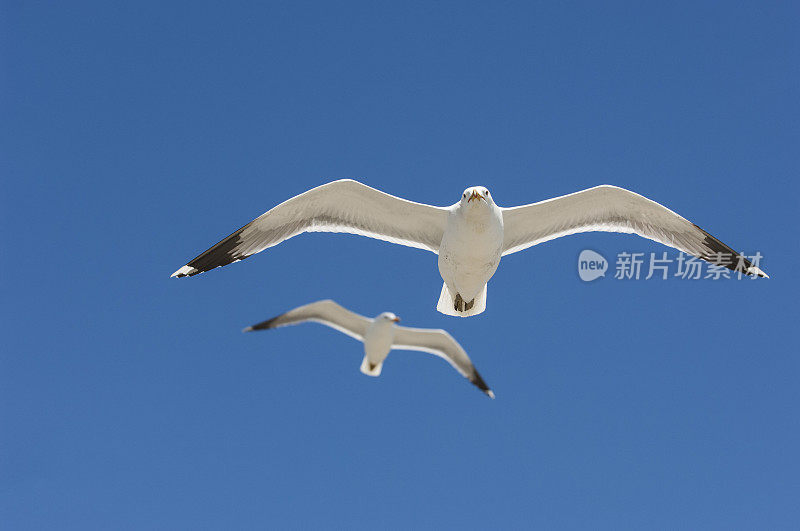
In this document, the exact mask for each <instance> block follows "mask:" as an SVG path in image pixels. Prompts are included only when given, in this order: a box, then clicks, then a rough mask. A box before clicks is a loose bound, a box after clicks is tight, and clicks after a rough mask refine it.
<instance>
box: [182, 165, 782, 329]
mask: <svg viewBox="0 0 800 531" xmlns="http://www.w3.org/2000/svg"><path fill="white" fill-rule="evenodd" d="M593 231H602V232H623V233H629V234H638V235H639V236H643V237H645V238H648V239H651V240H654V241H657V242H659V243H662V244H664V245H668V246H670V247H674V248H675V249H678V250H679V251H683V252H685V253H688V254H691V255H694V256H696V257H698V258H701V259H703V260H706V261H708V262H711V263H713V264H715V265H720V266H724V267H727V268H728V269H731V270H734V271H739V272H741V273H744V274H747V275H751V276H754V277H767V274H766V273H764V272H763V271H762V270H761V269H759V268H758V267H756V265H754V264H752V263H751V262H750V260H748V259H747V258H745V257H744V256H743V255H741V254H739V253H736V252H735V251H734V250H733V249H731V248H730V247H728V246H727V245H725V244H724V243H722V242H721V241H719V240H718V239H717V238H715V237H714V236H712V235H711V234H709V233H707V232H706V231H704V230H703V229H701V228H700V227H698V226H697V225H695V224H694V223H692V222H691V221H688V220H687V219H686V218H683V217H681V216H679V215H678V214H676V213H675V212H673V211H671V210H669V209H668V208H666V207H664V206H662V205H660V204H658V203H656V202H655V201H652V200H650V199H647V198H646V197H643V196H641V195H639V194H637V193H634V192H631V191H629V190H626V189H624V188H619V187H616V186H611V185H602V186H596V187H594V188H589V189H587V190H583V191H580V192H575V193H573V194H568V195H564V196H561V197H556V198H554V199H548V200H546V201H541V202H538V203H532V204H529V205H523V206H517V207H511V208H503V207H500V206H498V205H497V204H496V203H495V202H494V198H493V197H492V195H491V194H490V193H489V190H487V189H486V188H485V187H483V186H473V187H470V188H467V189H466V190H464V192H463V193H462V194H461V198H460V200H459V201H458V202H457V203H455V204H454V205H451V206H449V207H437V206H432V205H426V204H422V203H415V202H413V201H408V200H406V199H401V198H399V197H394V196H392V195H389V194H387V193H384V192H381V191H380V190H376V189H375V188H371V187H369V186H367V185H365V184H362V183H360V182H358V181H354V180H351V179H343V180H338V181H333V182H330V183H327V184H323V185H322V186H318V187H316V188H312V189H311V190H308V191H307V192H304V193H302V194H300V195H298V196H295V197H293V198H291V199H289V200H287V201H284V202H283V203H281V204H279V205H278V206H276V207H274V208H273V209H271V210H269V211H267V212H266V213H264V214H262V215H261V216H259V217H257V218H256V219H254V220H253V221H251V222H250V223H248V224H247V225H245V226H244V227H242V228H241V229H239V230H237V231H236V232H234V233H233V234H231V235H230V236H228V237H227V238H225V239H223V240H222V241H220V242H219V243H217V244H216V245H214V246H213V247H211V248H210V249H208V250H207V251H205V252H204V253H202V254H201V255H199V256H198V257H196V258H195V259H194V260H192V261H191V262H189V263H188V264H186V265H185V266H183V267H181V268H180V269H178V270H177V271H175V272H174V273H173V274H172V276H173V277H187V276H192V275H197V274H198V273H202V272H204V271H208V270H210V269H214V268H216V267H220V266H224V265H227V264H230V263H233V262H238V261H239V260H243V259H245V258H247V257H248V256H251V255H254V254H256V253H258V252H260V251H263V250H264V249H267V248H269V247H272V246H274V245H277V244H279V243H281V242H282V241H284V240H286V239H288V238H291V237H292V236H296V235H298V234H300V233H302V232H347V233H350V234H359V235H362V236H369V237H371V238H376V239H379V240H384V241H388V242H392V243H398V244H401V245H406V246H409V247H416V248H418V249H425V250H427V251H431V252H433V253H436V254H438V255H439V259H438V265H439V274H440V275H441V277H442V280H444V283H443V285H442V291H441V293H440V295H439V302H438V304H437V308H436V309H437V310H438V311H440V312H441V313H444V314H446V315H455V316H460V317H469V316H472V315H477V314H479V313H482V312H483V311H484V310H485V309H486V286H487V283H488V281H489V279H490V278H492V275H494V272H495V271H496V270H497V266H498V265H499V264H500V259H501V257H503V256H506V255H508V254H512V253H516V252H518V251H522V250H523V249H527V248H528V247H532V246H534V245H538V244H540V243H543V242H546V241H548V240H552V239H555V238H560V237H561V236H567V235H569V234H576V233H580V232H593ZM767 278H768V277H767Z"/></svg>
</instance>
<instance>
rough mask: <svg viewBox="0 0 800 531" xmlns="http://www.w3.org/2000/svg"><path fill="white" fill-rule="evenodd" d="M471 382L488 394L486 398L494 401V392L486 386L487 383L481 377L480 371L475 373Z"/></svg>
mask: <svg viewBox="0 0 800 531" xmlns="http://www.w3.org/2000/svg"><path fill="white" fill-rule="evenodd" d="M469 381H471V382H472V383H473V384H475V386H476V387H477V388H478V389H480V390H481V391H483V392H484V393H486V396H488V397H489V398H491V399H494V392H493V391H492V390H491V389H489V386H488V385H486V382H484V381H483V378H482V377H481V375H480V373H479V372H478V371H473V373H472V377H471V378H470V379H469Z"/></svg>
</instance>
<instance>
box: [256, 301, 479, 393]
mask: <svg viewBox="0 0 800 531" xmlns="http://www.w3.org/2000/svg"><path fill="white" fill-rule="evenodd" d="M309 321H311V322H316V323H320V324H323V325H326V326H329V327H331V328H333V329H335V330H338V331H339V332H342V333H344V334H347V335H348V336H350V337H352V338H354V339H357V340H359V341H361V342H365V341H366V342H367V343H368V342H369V341H370V339H369V338H368V332H369V329H370V327H371V326H373V324H374V323H375V319H371V318H369V317H364V316H363V315H359V314H357V313H355V312H351V311H350V310H348V309H347V308H344V307H343V306H341V305H339V304H337V303H336V302H334V301H332V300H321V301H317V302H312V303H310V304H306V305H304V306H300V307H298V308H295V309H294V310H290V311H288V312H286V313H284V314H281V315H279V316H277V317H273V318H272V319H268V320H266V321H263V322H261V323H258V324H256V325H253V326H248V327H247V328H245V329H244V331H245V332H251V331H255V330H267V329H270V328H278V327H281V326H289V325H296V324H300V323H304V322H309ZM391 327H392V328H393V331H394V336H393V339H392V341H391V349H392V350H394V349H398V350H415V351H420V352H427V353H429V354H433V355H435V356H438V357H440V358H442V359H444V360H445V361H447V362H448V363H449V364H450V365H451V366H452V367H453V368H454V369H455V370H457V371H458V372H459V374H461V375H462V376H464V377H465V378H467V379H468V380H469V381H470V382H472V383H473V384H474V385H475V386H477V387H478V388H479V389H480V390H481V391H483V392H484V393H486V394H487V395H489V396H490V397H491V398H494V393H493V392H492V390H491V389H489V387H488V386H487V385H486V382H484V381H483V378H482V377H481V375H480V374H479V373H478V371H477V370H476V369H475V366H474V365H473V364H472V361H471V360H470V359H469V356H468V355H467V353H466V351H464V349H463V348H462V347H461V345H459V344H458V342H457V341H456V340H455V339H453V337H452V336H451V335H450V334H448V333H447V332H446V331H444V330H438V329H427V328H408V327H405V326H398V325H396V324H394V323H391ZM365 347H369V345H368V344H367V345H365ZM387 354H388V352H387ZM364 362H365V363H366V362H367V357H365V358H364ZM381 363H382V362H381ZM362 371H363V372H365V373H366V374H370V375H372V376H377V375H378V374H380V369H379V368H378V369H377V371H376V370H375V367H371V368H367V369H366V370H365V367H364V365H362Z"/></svg>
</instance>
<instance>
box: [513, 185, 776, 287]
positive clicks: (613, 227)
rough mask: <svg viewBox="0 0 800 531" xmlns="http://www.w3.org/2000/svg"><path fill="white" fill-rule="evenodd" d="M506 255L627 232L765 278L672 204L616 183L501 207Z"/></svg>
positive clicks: (745, 260) (743, 258)
mask: <svg viewBox="0 0 800 531" xmlns="http://www.w3.org/2000/svg"><path fill="white" fill-rule="evenodd" d="M503 225H504V231H505V237H504V241H503V255H507V254H511V253H515V252H517V251H521V250H523V249H527V248H528V247H531V246H533V245H536V244H539V243H542V242H546V241H548V240H552V239H555V238H559V237H561V236H567V235H569V234H575V233H578V232H593V231H602V232H624V233H630V234H638V235H639V236H643V237H645V238H649V239H651V240H655V241H657V242H659V243H663V244H664V245H669V246H670V247H674V248H676V249H678V250H680V251H683V252H686V253H689V254H692V255H694V256H696V257H698V258H702V259H703V260H707V261H709V262H712V263H714V264H717V265H721V266H725V267H727V268H728V269H733V270H735V271H741V272H742V273H746V274H748V275H753V276H761V277H766V276H767V274H766V273H764V272H763V271H761V270H760V269H759V268H758V267H756V266H754V265H753V264H752V263H751V262H750V261H749V260H747V259H746V258H745V257H744V256H742V255H740V254H739V253H737V252H736V251H734V250H733V249H731V248H730V247H728V246H727V245H725V244H724V243H722V242H721V241H719V240H718V239H717V238H715V237H714V236H712V235H710V234H709V233H707V232H706V231H704V230H703V229H701V228H700V227H698V226H697V225H695V224H694V223H692V222H690V221H688V220H687V219H685V218H683V217H681V216H679V215H678V214H676V213H675V212H673V211H671V210H669V209H668V208H666V207H664V206H662V205H660V204H658V203H656V202H655V201H652V200H650V199H647V198H646V197H643V196H641V195H639V194H636V193H634V192H631V191H629V190H625V189H624V188H618V187H616V186H609V185H603V186H597V187H595V188H589V189H588V190H583V191H581V192H576V193H574V194H569V195H564V196H561V197H556V198H554V199H549V200H547V201H541V202H539V203H533V204H530V205H524V206H519V207H513V208H504V209H503Z"/></svg>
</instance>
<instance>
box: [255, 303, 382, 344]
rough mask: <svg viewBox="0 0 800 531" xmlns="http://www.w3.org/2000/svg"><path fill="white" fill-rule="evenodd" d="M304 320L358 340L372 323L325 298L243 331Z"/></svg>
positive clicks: (276, 326) (265, 328) (291, 323)
mask: <svg viewBox="0 0 800 531" xmlns="http://www.w3.org/2000/svg"><path fill="white" fill-rule="evenodd" d="M306 321H313V322H316V323H320V324H324V325H326V326H330V327H331V328H333V329H336V330H338V331H339V332H342V333H344V334H347V335H348V336H350V337H352V338H355V339H358V340H359V341H364V334H365V333H366V332H367V327H369V325H370V323H372V319H369V318H367V317H364V316H363V315H359V314H357V313H354V312H351V311H350V310H348V309H347V308H343V307H342V306H339V305H338V304H336V303H335V302H333V301H332V300H329V299H326V300H322V301H317V302H312V303H310V304H306V305H305V306H300V307H298V308H295V309H294V310H291V311H288V312H286V313H284V314H281V315H279V316H277V317H273V318H272V319H267V320H266V321H263V322H261V323H258V324H256V325H253V326H248V327H247V328H245V329H244V330H243V332H252V331H254V330H267V329H269V328H278V327H280V326H288V325H295V324H299V323H304V322H306Z"/></svg>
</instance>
